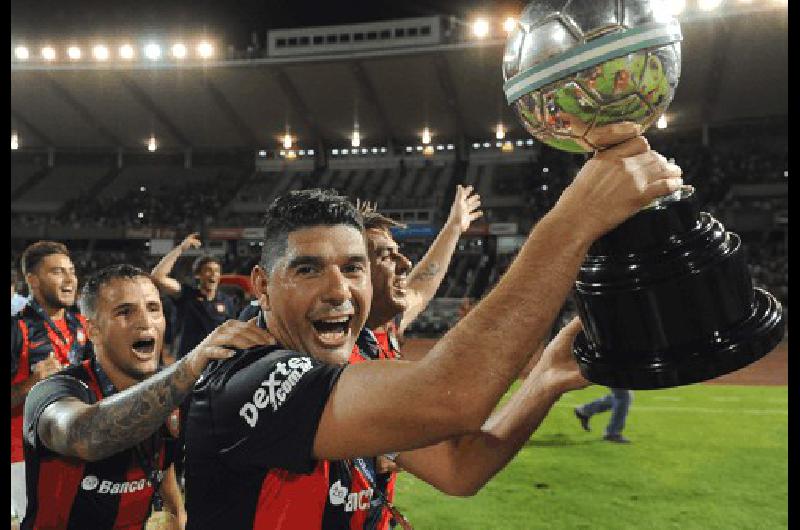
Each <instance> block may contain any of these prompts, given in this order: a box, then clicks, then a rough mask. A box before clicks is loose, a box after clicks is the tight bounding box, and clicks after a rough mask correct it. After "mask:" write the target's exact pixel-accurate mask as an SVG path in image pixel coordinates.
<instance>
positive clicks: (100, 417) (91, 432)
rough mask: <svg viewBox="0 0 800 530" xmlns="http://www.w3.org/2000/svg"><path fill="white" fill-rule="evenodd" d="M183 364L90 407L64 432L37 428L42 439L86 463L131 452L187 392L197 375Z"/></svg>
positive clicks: (184, 361)
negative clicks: (82, 459)
mask: <svg viewBox="0 0 800 530" xmlns="http://www.w3.org/2000/svg"><path fill="white" fill-rule="evenodd" d="M187 360H188V358H184V360H182V361H180V362H177V363H175V364H173V365H172V366H170V367H169V368H167V369H165V370H164V371H162V372H161V373H159V374H156V375H154V376H152V377H150V378H149V379H147V380H145V381H143V382H141V383H138V384H136V385H134V386H133V387H131V388H128V389H127V390H125V391H123V392H120V393H119V394H116V395H114V396H111V397H109V398H107V399H104V400H102V401H100V402H99V403H96V404H95V405H92V406H91V407H90V408H89V410H87V411H82V412H81V413H80V414H77V415H75V417H74V418H72V419H71V421H67V422H66V423H67V425H66V426H65V428H64V429H63V430H60V429H55V428H50V429H48V428H40V429H39V433H40V437H41V438H42V440H43V441H44V442H45V445H47V446H48V447H49V448H51V449H52V450H54V451H56V452H62V453H64V454H70V455H75V456H79V457H81V458H84V459H85V460H89V461H96V460H102V459H103V458H106V457H108V456H110V455H113V454H115V453H118V452H120V451H122V450H125V449H128V448H130V447H133V446H134V445H136V444H138V443H139V442H141V441H142V440H144V439H146V438H147V437H148V436H150V435H151V434H153V433H154V432H155V431H156V430H157V429H158V427H159V426H160V425H161V424H162V423H163V422H164V421H165V420H166V419H167V417H168V416H169V414H170V413H171V412H172V411H173V410H174V409H176V408H177V407H178V406H179V405H180V404H181V402H182V401H183V400H184V399H185V398H186V397H187V396H188V395H189V393H190V392H191V389H192V386H193V385H194V383H195V381H196V380H197V376H195V375H194V373H193V372H192V370H191V369H190V368H189V365H188V363H187V362H186V361H187ZM48 431H49V433H48ZM58 431H61V432H58ZM47 438H49V439H47Z"/></svg>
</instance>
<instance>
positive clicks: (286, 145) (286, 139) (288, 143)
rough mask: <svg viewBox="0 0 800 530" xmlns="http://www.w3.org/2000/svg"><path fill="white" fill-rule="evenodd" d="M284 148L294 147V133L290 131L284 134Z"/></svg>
mask: <svg viewBox="0 0 800 530" xmlns="http://www.w3.org/2000/svg"><path fill="white" fill-rule="evenodd" d="M283 148H284V149H291V148H292V135H291V134H289V133H288V132H287V133H286V134H284V135H283Z"/></svg>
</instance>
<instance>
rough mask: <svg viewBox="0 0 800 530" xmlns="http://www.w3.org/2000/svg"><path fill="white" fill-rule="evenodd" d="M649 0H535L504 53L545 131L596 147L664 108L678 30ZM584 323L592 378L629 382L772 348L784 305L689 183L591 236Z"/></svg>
mask: <svg viewBox="0 0 800 530" xmlns="http://www.w3.org/2000/svg"><path fill="white" fill-rule="evenodd" d="M667 8H668V5H667V2H664V1H657V0H534V1H533V2H531V3H530V4H529V5H528V6H527V7H526V8H525V10H524V11H523V12H522V15H521V16H520V18H519V22H518V23H517V27H516V29H515V30H514V31H513V32H511V34H510V35H509V38H508V43H507V45H506V49H505V54H504V57H503V77H504V81H505V83H504V85H503V89H504V91H505V95H506V99H507V101H508V103H509V104H510V105H512V106H513V107H514V109H515V110H516V113H517V115H518V116H519V118H520V120H521V121H522V123H523V125H524V126H525V128H526V129H527V130H528V132H530V134H531V135H533V136H534V137H535V138H537V139H538V140H540V141H541V142H543V143H545V144H547V145H549V146H551V147H555V148H556V149H561V150H564V151H568V152H573V153H586V152H592V151H596V150H598V149H602V148H605V147H609V146H612V145H614V144H616V143H619V142H621V141H624V140H625V139H627V138H629V137H630V136H631V134H632V131H635V132H642V131H644V130H646V129H647V128H648V127H650V126H651V125H652V124H653V123H655V122H656V120H658V118H659V117H660V116H661V115H662V114H663V113H664V112H665V111H666V109H667V107H668V106H669V104H670V102H671V101H672V98H673V96H674V94H675V89H676V87H677V86H678V78H679V77H680V58H681V49H680V41H681V29H680V24H679V23H678V21H677V20H676V19H675V18H674V17H672V16H671V14H670V13H669V11H668V9H667ZM575 301H576V305H577V307H578V312H579V314H580V316H581V320H582V322H583V326H584V332H582V333H581V334H579V335H578V337H577V339H576V341H575V345H574V348H573V352H574V354H575V357H576V360H577V362H578V365H579V367H580V369H581V372H582V373H583V375H584V376H585V377H586V378H587V379H589V380H590V381H592V382H595V383H599V384H603V385H607V386H611V387H617V388H632V389H651V388H664V387H671V386H677V385H684V384H689V383H695V382H699V381H705V380H707V379H712V378H714V377H717V376H719V375H722V374H724V373H727V372H731V371H733V370H737V369H739V368H742V367H744V366H746V365H748V364H750V363H752V362H753V361H755V360H757V359H759V358H761V357H763V356H764V355H766V354H767V353H768V352H770V351H771V350H772V349H773V348H774V347H775V346H776V345H777V344H778V343H779V342H780V340H781V338H782V337H783V332H784V329H785V320H784V318H783V310H782V307H781V305H780V303H779V302H778V301H777V300H776V299H775V297H773V296H772V295H771V294H769V293H768V292H766V291H764V290H762V289H754V288H753V284H752V281H751V278H750V275H749V272H748V269H747V264H746V263H745V261H744V253H743V251H742V247H741V240H740V238H739V236H738V235H736V234H734V233H732V232H727V231H726V230H725V228H724V227H723V226H722V224H720V222H719V221H717V220H716V219H714V218H713V217H712V216H711V215H709V214H708V213H706V212H701V211H700V210H699V206H698V204H697V199H696V197H695V195H694V193H693V191H692V189H691V188H690V187H688V186H687V187H684V188H683V189H682V190H680V191H678V192H675V193H674V194H671V195H670V196H668V197H665V198H662V199H660V200H657V201H654V202H653V203H652V204H651V205H649V206H648V207H647V208H645V209H643V210H642V211H640V212H639V213H638V214H636V215H635V216H633V217H632V218H631V219H629V220H628V221H626V222H624V223H622V224H621V225H620V226H619V227H617V228H616V229H614V230H613V231H611V232H610V233H608V234H607V235H605V236H603V237H602V238H600V239H599V240H597V241H596V242H595V243H594V244H593V245H592V247H591V248H590V250H589V253H588V256H587V258H586V260H585V261H584V263H583V266H582V267H581V270H580V273H579V274H578V280H577V282H576V284H575Z"/></svg>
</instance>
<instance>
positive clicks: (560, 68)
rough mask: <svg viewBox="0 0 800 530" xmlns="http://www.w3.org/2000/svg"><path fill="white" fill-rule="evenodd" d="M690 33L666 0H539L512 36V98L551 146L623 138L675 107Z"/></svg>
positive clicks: (506, 73) (580, 147)
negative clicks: (683, 41) (684, 42)
mask: <svg viewBox="0 0 800 530" xmlns="http://www.w3.org/2000/svg"><path fill="white" fill-rule="evenodd" d="M680 41H681V30H680V24H679V23H678V21H677V20H676V19H675V18H674V17H673V16H672V15H671V14H670V11H669V9H668V5H667V2H666V1H664V0H534V1H533V2H531V3H530V4H528V6H527V7H526V8H525V9H524V11H523V12H522V14H521V16H520V17H519V21H518V22H517V24H516V27H515V29H514V30H513V31H512V32H511V33H510V34H509V36H508V41H507V42H506V47H505V52H504V54H503V80H504V81H505V83H504V85H503V90H504V92H505V95H506V100H507V101H508V103H509V104H510V105H512V106H513V107H514V110H515V112H516V113H517V115H518V116H519V119H520V121H521V122H522V124H523V125H524V126H525V129H526V130H527V131H528V132H529V133H530V134H531V135H533V136H534V137H535V138H537V139H538V140H539V141H541V142H543V143H545V144H547V145H549V146H552V147H555V148H557V149H561V150H564V151H569V152H574V153H584V152H591V151H594V150H596V149H598V148H600V147H605V146H609V145H613V144H614V143H617V142H618V141H619V134H620V131H622V130H626V131H629V130H630V129H634V130H636V131H637V132H640V131H644V130H646V129H647V128H648V127H649V126H650V125H652V124H653V123H655V121H656V120H657V119H658V118H659V117H660V116H661V115H662V114H663V113H664V112H665V111H666V110H667V107H668V106H669V104H670V103H671V102H672V98H673V96H674V94H675V88H676V87H677V86H678V78H679V77H680V67H681V60H680V59H681V50H680ZM619 124H624V125H622V126H620V125H619ZM615 134H616V138H615ZM625 136H628V134H626V135H625Z"/></svg>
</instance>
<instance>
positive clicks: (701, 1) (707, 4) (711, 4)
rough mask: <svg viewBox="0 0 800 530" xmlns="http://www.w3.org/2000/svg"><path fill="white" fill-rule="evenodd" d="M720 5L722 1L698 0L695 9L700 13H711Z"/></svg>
mask: <svg viewBox="0 0 800 530" xmlns="http://www.w3.org/2000/svg"><path fill="white" fill-rule="evenodd" d="M721 4H722V0H698V1H697V7H698V8H700V10H701V11H713V10H715V9H716V8H718V7H719V6H720V5H721Z"/></svg>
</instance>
